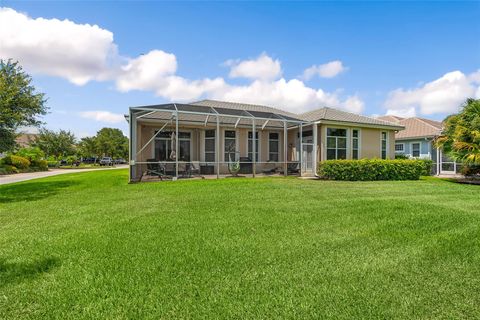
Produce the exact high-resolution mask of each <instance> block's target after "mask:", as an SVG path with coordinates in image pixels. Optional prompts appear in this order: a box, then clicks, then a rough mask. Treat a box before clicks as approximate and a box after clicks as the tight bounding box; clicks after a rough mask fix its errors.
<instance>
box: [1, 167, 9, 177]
mask: <svg viewBox="0 0 480 320" xmlns="http://www.w3.org/2000/svg"><path fill="white" fill-rule="evenodd" d="M4 174H8V172H7V169H5V168H3V167H0V176H1V175H4Z"/></svg>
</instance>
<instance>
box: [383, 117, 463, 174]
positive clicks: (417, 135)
mask: <svg viewBox="0 0 480 320" xmlns="http://www.w3.org/2000/svg"><path fill="white" fill-rule="evenodd" d="M377 119H380V120H385V121H389V122H393V123H397V124H399V125H402V126H404V127H405V130H402V131H399V132H397V134H396V135H395V153H396V154H404V155H406V156H408V157H411V158H423V159H431V160H432V161H433V163H434V165H433V169H432V171H433V173H434V174H455V173H457V172H459V169H460V164H458V163H455V161H453V160H452V159H450V158H449V157H447V156H446V155H444V154H443V152H442V150H440V149H437V148H435V145H434V143H433V142H434V140H435V138H437V137H438V136H440V135H441V133H442V130H443V124H442V122H439V121H434V120H430V119H424V118H418V117H411V118H402V117H397V116H382V117H378V118H377Z"/></svg>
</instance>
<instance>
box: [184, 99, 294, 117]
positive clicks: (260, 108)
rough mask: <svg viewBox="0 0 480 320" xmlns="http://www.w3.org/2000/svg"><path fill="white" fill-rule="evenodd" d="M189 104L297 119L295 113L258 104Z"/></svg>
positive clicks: (200, 102)
mask: <svg viewBox="0 0 480 320" xmlns="http://www.w3.org/2000/svg"><path fill="white" fill-rule="evenodd" d="M190 104H193V105H196V106H205V107H213V108H227V109H237V110H247V111H259V112H272V113H276V114H280V115H285V116H288V117H292V118H298V115H297V114H295V113H292V112H288V111H285V110H282V109H278V108H273V107H268V106H262V105H258V104H248V103H238V102H226V101H218V100H208V99H207V100H201V101H195V102H191V103H190Z"/></svg>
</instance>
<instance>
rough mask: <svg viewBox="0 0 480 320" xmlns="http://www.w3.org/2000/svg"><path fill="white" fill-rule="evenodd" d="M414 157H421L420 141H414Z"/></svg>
mask: <svg viewBox="0 0 480 320" xmlns="http://www.w3.org/2000/svg"><path fill="white" fill-rule="evenodd" d="M412 157H414V158H418V157H420V143H412Z"/></svg>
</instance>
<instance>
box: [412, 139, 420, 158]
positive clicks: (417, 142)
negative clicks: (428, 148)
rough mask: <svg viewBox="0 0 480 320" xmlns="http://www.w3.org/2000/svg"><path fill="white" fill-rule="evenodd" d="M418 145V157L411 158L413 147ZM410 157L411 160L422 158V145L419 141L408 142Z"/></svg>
mask: <svg viewBox="0 0 480 320" xmlns="http://www.w3.org/2000/svg"><path fill="white" fill-rule="evenodd" d="M414 144H418V157H414V156H413V145H414ZM410 155H411V157H412V158H421V157H422V143H421V142H420V141H412V142H410Z"/></svg>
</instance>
